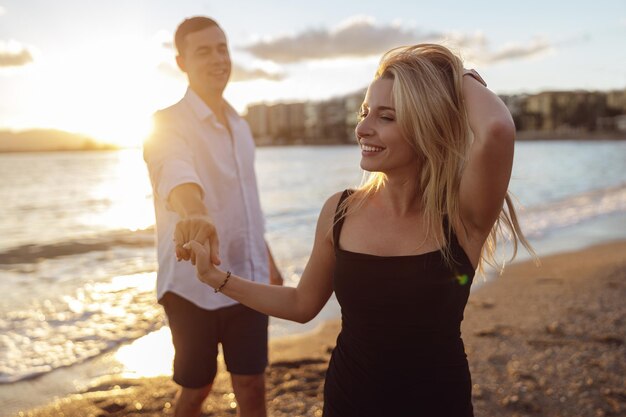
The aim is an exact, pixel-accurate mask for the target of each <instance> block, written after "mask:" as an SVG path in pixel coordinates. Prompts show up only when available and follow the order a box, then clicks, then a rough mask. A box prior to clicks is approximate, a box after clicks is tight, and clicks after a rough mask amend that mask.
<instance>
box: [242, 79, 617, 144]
mask: <svg viewBox="0 0 626 417" xmlns="http://www.w3.org/2000/svg"><path fill="white" fill-rule="evenodd" d="M364 97H365V89H363V90H359V91H356V92H354V93H351V94H348V95H346V96H343V97H336V98H332V99H329V100H325V101H316V102H305V103H276V104H254V105H251V106H249V107H248V112H247V114H246V116H245V118H246V120H247V121H248V123H249V124H250V128H251V130H252V133H253V135H254V138H255V141H256V142H257V144H259V145H266V144H276V145H282V144H299V143H306V144H330V143H354V142H356V138H355V134H354V130H355V128H356V125H357V123H358V117H357V114H358V112H359V110H360V107H361V103H362V102H363V98H364ZM500 98H501V99H502V101H503V102H504V103H505V104H506V106H507V108H508V109H509V111H510V112H511V115H512V116H513V120H514V121H515V126H516V128H517V129H518V130H521V131H536V132H548V131H549V132H553V133H556V134H557V135H558V136H562V135H570V134H579V133H585V132H592V131H613V132H626V126H625V125H626V89H625V90H616V91H610V92H607V93H604V92H589V91H546V92H542V93H539V94H533V95H527V94H520V95H502V96H500Z"/></svg>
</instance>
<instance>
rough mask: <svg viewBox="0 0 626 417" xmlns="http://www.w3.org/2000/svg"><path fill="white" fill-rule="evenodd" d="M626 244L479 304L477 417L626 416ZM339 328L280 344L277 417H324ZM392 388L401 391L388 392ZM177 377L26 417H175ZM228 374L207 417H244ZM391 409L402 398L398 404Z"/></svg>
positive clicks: (474, 317)
mask: <svg viewBox="0 0 626 417" xmlns="http://www.w3.org/2000/svg"><path fill="white" fill-rule="evenodd" d="M624 254H626V240H617V241H614V242H609V243H601V244H597V245H595V246H592V247H588V248H585V249H579V250H576V251H572V252H567V253H557V254H552V255H549V256H546V257H544V258H542V265H541V267H536V266H535V265H534V264H533V263H532V262H530V261H523V262H519V263H514V264H512V265H509V266H508V267H507V269H506V271H505V272H504V274H503V275H502V276H500V277H497V278H495V279H492V280H489V282H486V283H484V285H481V287H480V288H479V289H478V290H477V291H474V292H473V293H472V295H471V296H470V301H469V303H468V306H467V309H466V314H465V320H464V322H463V338H464V341H465V345H466V351H467V353H468V358H469V362H470V368H471V370H472V378H473V384H474V389H473V395H474V408H475V413H476V415H477V416H483V415H484V416H488V415H494V416H495V415H510V416H522V415H529V416H546V417H551V416H554V417H556V416H576V415H589V416H610V415H617V414H619V413H621V412H624V411H626V386H625V385H624V382H623V377H622V376H623V375H624V374H626V359H624V358H626V339H625V337H624V334H626V306H625V305H624V303H623V300H624V299H625V296H626V255H624ZM339 327H340V324H339V321H338V320H331V321H326V322H324V324H322V325H321V326H319V327H318V328H317V329H316V330H315V331H313V332H309V333H306V334H300V335H293V336H287V337H282V338H279V339H274V340H272V341H271V342H270V343H271V354H270V366H269V367H268V370H267V373H266V376H267V381H268V392H267V398H268V408H269V410H270V415H272V416H276V417H283V416H295V415H302V416H319V415H321V404H322V387H323V379H324V373H325V370H326V366H327V361H328V358H329V353H330V350H331V349H332V347H333V346H334V343H335V338H336V335H337V333H338V331H339ZM390 383H393V381H390ZM175 391H176V386H175V385H174V384H173V383H172V382H171V381H170V379H169V377H155V378H138V379H129V378H124V377H120V376H105V377H102V378H100V379H98V380H97V381H95V382H94V384H93V385H92V386H91V387H89V388H87V389H85V390H84V391H83V392H81V393H80V394H74V395H70V396H67V397H64V398H61V399H58V400H56V401H54V402H52V403H50V404H48V405H46V406H44V407H41V408H38V409H34V410H30V411H24V412H22V413H19V414H17V415H20V416H32V417H48V416H61V415H64V416H89V415H93V416H103V417H104V416H138V415H142V416H157V415H173V409H172V402H173V398H174V394H175ZM233 400H234V397H233V395H232V393H231V389H230V383H229V380H228V376H227V374H226V373H225V372H224V371H223V367H221V368H220V372H219V374H218V377H217V379H216V383H215V388H214V392H213V393H212V394H211V396H210V399H209V400H208V401H207V403H206V407H205V415H206V416H222V415H235V410H234V409H233V408H232V405H234V403H233ZM389 400H390V401H393V399H389Z"/></svg>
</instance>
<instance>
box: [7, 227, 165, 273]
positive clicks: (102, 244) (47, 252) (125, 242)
mask: <svg viewBox="0 0 626 417" xmlns="http://www.w3.org/2000/svg"><path fill="white" fill-rule="evenodd" d="M153 245H154V229H153V228H149V229H144V230H138V231H112V232H107V233H101V234H99V235H97V236H90V237H86V238H77V239H72V240H69V241H61V242H52V243H43V244H27V245H20V246H17V247H14V248H11V249H8V250H6V251H4V252H0V265H13V264H27V263H33V262H37V261H39V260H41V259H54V258H59V257H62V256H72V255H81V254H84V253H89V252H98V251H107V250H110V249H113V248H117V247H126V248H129V247H130V248H133V247H135V248H136V247H148V246H153Z"/></svg>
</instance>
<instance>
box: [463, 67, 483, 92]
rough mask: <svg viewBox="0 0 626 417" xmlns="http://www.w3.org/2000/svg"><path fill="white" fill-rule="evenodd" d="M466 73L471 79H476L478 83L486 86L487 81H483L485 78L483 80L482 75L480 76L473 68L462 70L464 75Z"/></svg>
mask: <svg viewBox="0 0 626 417" xmlns="http://www.w3.org/2000/svg"><path fill="white" fill-rule="evenodd" d="M466 75H469V76H470V77H472V78H473V79H475V80H476V81H478V82H479V83H481V84H482V85H484V86H485V87H487V83H486V82H485V80H483V77H481V76H480V74H479V73H478V71H476V70H475V69H473V68H470V69H466V70H464V71H463V76H466Z"/></svg>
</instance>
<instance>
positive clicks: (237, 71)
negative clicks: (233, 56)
mask: <svg viewBox="0 0 626 417" xmlns="http://www.w3.org/2000/svg"><path fill="white" fill-rule="evenodd" d="M284 78H285V75H284V74H282V73H269V72H267V71H264V70H262V69H260V68H253V69H248V68H244V67H242V66H240V65H237V64H233V72H232V74H231V81H249V80H258V79H262V80H270V81H280V80H282V79H284Z"/></svg>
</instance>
